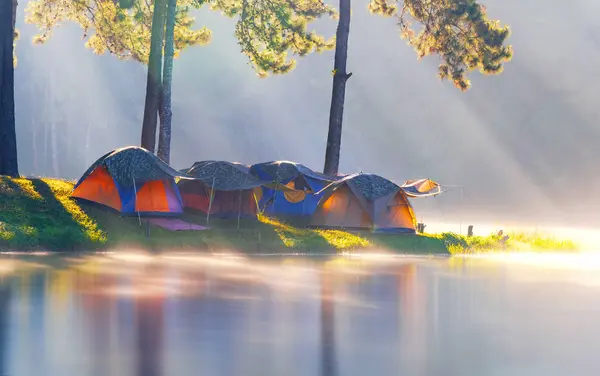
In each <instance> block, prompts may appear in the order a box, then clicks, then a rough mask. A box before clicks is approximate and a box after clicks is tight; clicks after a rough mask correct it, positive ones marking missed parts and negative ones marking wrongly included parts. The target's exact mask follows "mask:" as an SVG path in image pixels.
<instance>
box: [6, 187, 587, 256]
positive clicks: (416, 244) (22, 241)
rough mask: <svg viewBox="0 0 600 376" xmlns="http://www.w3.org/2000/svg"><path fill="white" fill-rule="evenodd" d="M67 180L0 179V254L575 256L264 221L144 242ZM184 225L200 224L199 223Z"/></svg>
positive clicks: (512, 241) (134, 226)
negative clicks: (82, 199)
mask: <svg viewBox="0 0 600 376" xmlns="http://www.w3.org/2000/svg"><path fill="white" fill-rule="evenodd" d="M72 188H73V182H68V181H64V180H57V179H10V178H6V177H0V250H18V251H34V250H60V251H73V250H82V251H84V250H101V249H110V248H115V247H135V248H144V249H197V250H211V251H221V250H236V251H241V252H246V253H271V252H272V253H275V252H276V253H281V252H331V251H350V250H356V249H361V250H365V249H377V250H389V251H395V252H404V253H421V254H448V253H468V252H488V251H496V250H499V249H514V250H528V251H530V250H538V251H541V250H559V251H566V250H575V249H576V247H575V245H574V244H573V243H572V242H569V241H559V240H555V239H552V238H548V237H543V236H539V235H527V234H509V236H510V238H509V240H508V242H506V244H505V245H503V244H502V242H501V239H500V237H498V236H495V235H491V236H487V237H481V236H474V237H469V238H467V237H464V236H461V235H457V234H451V233H444V234H436V235H416V236H413V235H383V234H381V235H378V234H367V233H352V232H346V231H341V230H312V229H303V228H296V227H293V226H290V225H288V224H285V223H282V222H279V221H275V220H273V219H269V218H261V220H260V221H259V222H258V223H256V221H254V222H243V223H242V226H241V227H242V229H241V230H240V231H237V228H236V225H237V223H231V222H227V221H212V220H211V227H212V228H211V229H210V230H207V231H184V232H170V231H166V230H163V229H161V228H158V227H152V228H151V234H150V237H149V238H146V236H145V227H144V226H140V222H139V220H138V218H122V217H119V216H117V215H116V214H114V213H112V212H110V211H108V210H104V209H102V208H99V207H95V206H88V205H85V204H80V203H77V202H76V201H74V200H72V199H71V198H70V197H69V195H70V193H71V190H72ZM184 219H185V220H187V221H190V222H195V223H199V224H204V220H205V219H204V217H199V216H193V215H187V216H186V217H185V218H184Z"/></svg>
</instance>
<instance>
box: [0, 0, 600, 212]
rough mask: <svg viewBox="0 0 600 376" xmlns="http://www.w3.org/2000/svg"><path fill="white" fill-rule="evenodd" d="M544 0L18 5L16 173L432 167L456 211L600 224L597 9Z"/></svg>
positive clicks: (10, 39)
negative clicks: (269, 164)
mask: <svg viewBox="0 0 600 376" xmlns="http://www.w3.org/2000/svg"><path fill="white" fill-rule="evenodd" d="M536 1H537V0H536ZM536 1H534V2H532V3H527V4H522V3H519V2H517V1H512V0H511V1H508V2H507V1H503V2H499V1H494V0H489V1H483V2H482V3H481V4H480V3H478V2H476V1H473V0H439V1H437V0H434V1H425V0H405V1H392V0H354V1H352V2H351V1H350V0H336V1H327V2H325V3H323V2H322V1H320V0H306V1H299V2H296V1H287V0H257V1H253V0H248V1H245V0H240V1H233V0H214V1H212V0H176V1H175V0H157V1H154V2H151V1H146V2H141V1H137V0H121V1H99V0H84V1H70V0H34V1H33V0H31V1H21V2H19V3H17V1H13V2H12V3H11V2H10V1H3V2H2V9H1V10H0V16H1V17H2V20H3V21H2V22H1V26H0V27H1V30H0V37H1V38H2V42H1V43H2V49H1V50H0V57H1V63H2V70H1V75H0V87H1V92H0V94H1V102H0V103H1V106H2V107H1V111H2V112H1V114H0V142H1V143H2V145H1V152H0V174H6V175H13V176H16V175H19V174H20V175H23V176H51V177H60V178H65V179H77V178H78V177H79V176H81V174H82V173H83V171H85V170H86V168H87V167H88V166H89V165H90V164H91V163H92V162H94V160H96V159H97V158H98V157H99V156H101V155H103V154H105V153H106V152H108V151H110V150H113V149H115V148H118V147H122V146H125V145H139V146H142V147H144V148H146V149H148V150H150V151H152V152H155V153H157V155H158V156H159V157H160V158H161V159H162V160H164V161H166V162H167V163H169V164H170V165H172V166H174V167H175V168H182V167H184V166H188V165H190V164H191V163H193V162H194V161H196V160H203V159H204V160H209V159H210V160H218V159H223V160H232V161H233V160H236V161H240V162H243V163H248V164H251V163H256V162H260V161H264V160H295V161H301V163H303V164H305V165H307V166H310V167H311V168H313V169H315V170H317V171H322V172H324V173H325V174H329V175H335V174H337V173H351V172H354V171H365V172H366V171H368V172H373V173H377V174H380V175H384V176H386V177H388V178H390V179H398V180H399V179H404V178H405V177H406V176H418V177H434V178H435V179H437V180H438V181H442V182H445V183H448V184H457V185H461V186H464V187H465V190H466V191H467V192H468V199H466V200H461V201H460V204H459V203H458V201H459V200H458V199H457V198H456V196H452V195H446V197H441V198H440V200H450V201H451V202H449V203H448V205H451V206H450V207H452V208H453V209H454V210H460V211H464V212H466V213H469V212H470V213H476V214H477V215H484V216H485V215H491V216H520V217H522V218H523V217H532V218H533V217H539V216H543V217H544V216H545V217H546V218H550V219H553V220H566V221H571V220H587V221H595V220H596V219H595V216H593V215H590V213H589V208H590V207H592V206H597V205H598V204H600V203H599V202H598V200H597V197H595V196H594V195H593V194H591V193H589V192H592V191H594V189H595V188H594V187H597V186H598V185H599V184H600V180H598V179H597V178H596V177H595V176H594V175H593V174H591V175H590V174H587V173H586V172H588V171H592V165H593V163H594V161H595V160H596V159H597V157H598V156H597V155H596V154H597V153H598V151H597V150H598V149H597V148H594V147H593V145H594V140H595V139H597V137H598V131H597V127H594V126H592V122H593V121H594V120H593V119H595V118H596V117H597V116H596V111H598V110H597V109H596V106H595V105H594V100H593V98H595V96H594V93H593V90H594V89H593V88H594V87H595V86H596V85H594V84H593V80H594V78H593V75H588V73H590V74H591V69H592V64H591V63H590V61H593V59H592V58H591V57H592V56H593V55H594V54H596V53H597V49H596V48H595V47H594V46H595V44H593V45H592V46H591V48H590V47H589V46H587V47H586V48H584V47H583V46H579V44H581V43H582V42H579V41H578V40H579V39H578V38H579V37H581V36H584V35H590V33H592V32H593V30H594V28H593V26H587V25H588V23H587V22H586V19H587V18H586V17H588V16H587V14H590V13H592V12H589V11H586V9H587V8H586V7H588V8H589V7H592V8H593V7H595V5H594V4H592V3H591V2H590V1H581V2H578V3H577V4H574V5H573V6H572V7H570V8H569V9H568V10H567V12H569V17H567V20H568V21H564V20H562V19H563V18H562V17H561V20H562V21H561V22H558V21H557V22H554V21H555V20H558V14H555V13H552V12H553V10H552V9H551V8H548V7H545V8H543V9H538V12H537V13H536V14H538V15H539V17H540V18H539V19H541V18H542V16H543V19H544V21H539V20H538V19H536V18H529V17H526V16H524V12H523V11H521V10H522V8H523V7H525V8H531V9H534V8H536V7H537V6H538V5H540V4H541V3H540V4H537V3H539V1H537V2H536ZM542 13H543V14H542ZM536 17H537V16H536ZM7 20H12V22H10V23H7V22H5V21H7ZM496 20H499V21H496ZM556 24H558V26H556ZM552 25H554V26H552ZM589 25H593V24H592V23H590V24H589ZM509 30H510V32H509ZM567 39H568V40H569V41H570V42H571V43H570V44H569V45H563V46H562V47H561V48H558V47H557V45H559V44H560V45H562V44H561V43H562V41H563V40H567ZM513 46H514V48H515V56H514V58H512V52H513V51H512V49H513ZM557 50H558V51H560V53H558V54H557ZM13 55H14V56H13ZM576 56H577V57H576ZM500 73H501V74H500ZM486 76H487V77H486ZM440 78H441V80H440ZM13 92H14V97H13ZM13 109H14V110H13ZM342 125H343V127H342ZM17 161H18V168H17ZM583 179H585V181H586V185H589V186H590V188H589V189H588V188H586V189H585V190H583V191H582V192H580V194H578V195H571V194H565V190H566V187H567V186H570V184H571V182H573V181H581V180H583ZM452 205H456V206H452Z"/></svg>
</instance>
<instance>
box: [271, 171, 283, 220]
mask: <svg viewBox="0 0 600 376" xmlns="http://www.w3.org/2000/svg"><path fill="white" fill-rule="evenodd" d="M280 167H281V164H278V165H277V177H276V178H275V193H273V203H272V204H271V205H272V206H273V211H275V199H276V198H277V192H278V191H279V168H280Z"/></svg>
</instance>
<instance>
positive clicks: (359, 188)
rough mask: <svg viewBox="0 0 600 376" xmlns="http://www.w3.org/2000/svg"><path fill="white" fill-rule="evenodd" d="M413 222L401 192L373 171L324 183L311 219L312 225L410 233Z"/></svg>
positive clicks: (406, 199) (412, 213) (408, 204)
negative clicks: (328, 183) (373, 173)
mask: <svg viewBox="0 0 600 376" xmlns="http://www.w3.org/2000/svg"><path fill="white" fill-rule="evenodd" d="M416 225H417V223H416V218H415V215H414V212H413V209H412V206H411V205H410V203H409V202H408V198H407V196H406V194H405V193H404V191H403V190H402V189H401V188H400V187H399V186H398V185H396V184H394V183H393V182H391V181H389V180H387V179H385V178H382V177H381V176H378V175H372V174H355V175H349V176H347V177H345V178H343V179H341V180H339V181H336V182H334V183H332V184H330V185H329V186H327V187H326V188H325V189H324V190H323V197H322V198H321V200H320V201H319V205H318V207H317V209H316V211H315V213H314V215H313V218H312V221H311V226H314V227H323V228H345V229H357V230H372V231H374V232H385V233H411V234H414V233H415V232H416Z"/></svg>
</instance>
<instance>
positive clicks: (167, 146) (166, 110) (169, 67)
mask: <svg viewBox="0 0 600 376" xmlns="http://www.w3.org/2000/svg"><path fill="white" fill-rule="evenodd" d="M176 8H177V0H168V9H167V28H166V31H165V59H164V67H163V79H162V98H161V99H162V101H161V102H162V103H161V106H162V107H161V112H162V115H161V117H160V131H159V133H158V157H159V158H160V159H162V160H163V161H164V162H165V163H167V164H168V163H169V161H170V159H171V119H172V118H173V111H172V110H171V84H172V81H173V57H174V55H175V47H174V43H175V10H176Z"/></svg>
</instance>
